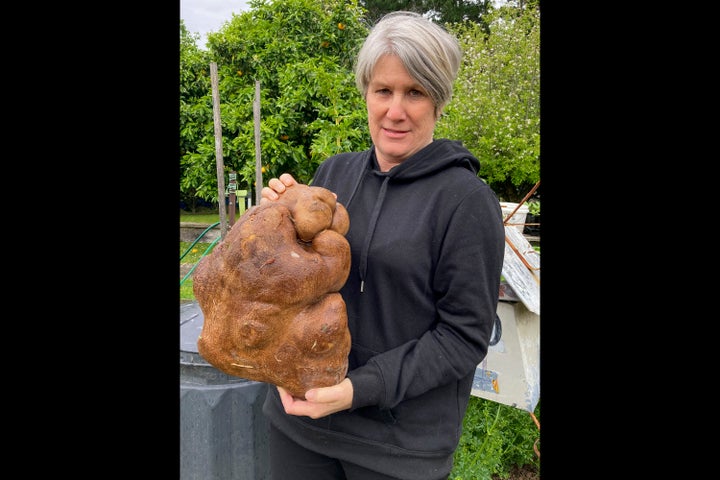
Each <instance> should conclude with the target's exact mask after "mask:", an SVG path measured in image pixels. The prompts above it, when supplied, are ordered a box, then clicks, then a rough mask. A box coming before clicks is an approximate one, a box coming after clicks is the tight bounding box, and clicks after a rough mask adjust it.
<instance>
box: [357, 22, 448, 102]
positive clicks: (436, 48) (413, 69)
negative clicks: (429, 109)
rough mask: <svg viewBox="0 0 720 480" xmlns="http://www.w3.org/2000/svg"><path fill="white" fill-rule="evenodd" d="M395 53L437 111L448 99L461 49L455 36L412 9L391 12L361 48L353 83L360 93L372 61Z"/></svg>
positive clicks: (366, 80) (370, 72) (365, 86)
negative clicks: (411, 10)
mask: <svg viewBox="0 0 720 480" xmlns="http://www.w3.org/2000/svg"><path fill="white" fill-rule="evenodd" d="M388 54H390V55H396V56H397V57H398V58H399V59H400V61H401V62H402V63H403V65H404V66H405V68H406V69H407V71H408V73H409V74H410V76H411V77H413V78H414V79H415V80H416V81H417V82H418V83H419V84H420V85H422V87H423V88H424V89H425V90H427V92H428V94H429V95H430V98H432V101H433V103H434V104H435V112H436V113H438V112H439V111H440V110H442V109H443V108H444V107H445V105H447V104H448V102H450V99H451V98H452V92H453V83H454V82H455V78H456V76H457V72H458V68H460V60H461V59H462V51H461V50H460V46H459V44H458V41H457V38H455V36H453V35H451V34H450V33H448V32H447V31H446V30H445V29H443V28H442V27H441V26H440V25H438V24H436V23H433V22H432V21H431V20H428V19H426V18H425V17H423V16H422V15H420V14H417V13H414V12H406V11H398V12H391V13H388V14H387V15H385V16H384V17H382V18H381V19H380V21H379V22H378V23H377V24H376V25H375V26H374V27H373V28H372V30H371V31H370V34H369V35H368V36H367V38H366V39H365V42H364V43H363V45H362V48H361V49H360V52H359V53H358V56H357V61H356V63H355V84H356V85H357V88H358V89H359V90H360V93H362V95H363V97H365V96H366V94H367V88H368V84H369V83H370V79H371V76H372V71H373V69H374V68H375V64H376V63H377V62H378V60H379V59H380V58H381V57H382V56H383V55H388Z"/></svg>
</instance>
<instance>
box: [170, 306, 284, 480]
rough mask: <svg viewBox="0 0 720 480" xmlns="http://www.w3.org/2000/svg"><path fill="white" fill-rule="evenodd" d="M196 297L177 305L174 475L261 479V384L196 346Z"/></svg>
mask: <svg viewBox="0 0 720 480" xmlns="http://www.w3.org/2000/svg"><path fill="white" fill-rule="evenodd" d="M203 320H204V317H203V314H202V310H201V309H200V306H199V305H198V304H197V302H192V303H186V304H182V305H180V480H265V479H267V478H269V477H270V472H269V467H268V462H267V437H268V423H267V420H266V419H265V417H264V416H263V414H262V404H263V401H264V400H265V393H266V391H267V384H266V383H262V382H255V381H252V380H247V379H244V378H240V377H234V376H231V375H227V374H225V373H223V372H221V371H220V370H218V369H216V368H215V367H213V366H212V365H210V364H209V363H208V362H207V361H205V359H203V358H202V357H201V356H200V354H199V353H198V351H197V339H198V336H199V335H200V331H201V330H202V325H203Z"/></svg>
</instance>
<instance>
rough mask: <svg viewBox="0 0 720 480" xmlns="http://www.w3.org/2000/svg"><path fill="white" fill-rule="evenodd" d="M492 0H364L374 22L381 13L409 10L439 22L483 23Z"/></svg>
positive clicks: (369, 15) (368, 14)
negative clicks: (428, 15)
mask: <svg viewBox="0 0 720 480" xmlns="http://www.w3.org/2000/svg"><path fill="white" fill-rule="evenodd" d="M493 1H494V0H365V1H363V2H360V3H362V4H363V5H364V6H365V8H366V9H367V17H368V19H369V20H370V22H371V23H373V24H374V23H375V22H376V21H377V20H379V19H380V17H382V16H383V15H385V14H386V13H389V12H393V11H395V10H410V11H412V12H418V13H422V14H430V16H431V17H432V19H433V20H434V21H436V22H439V23H453V22H462V21H465V20H467V21H471V22H477V23H480V24H481V25H485V23H484V20H483V18H484V16H485V15H486V14H487V13H488V12H490V11H491V10H492V8H493Z"/></svg>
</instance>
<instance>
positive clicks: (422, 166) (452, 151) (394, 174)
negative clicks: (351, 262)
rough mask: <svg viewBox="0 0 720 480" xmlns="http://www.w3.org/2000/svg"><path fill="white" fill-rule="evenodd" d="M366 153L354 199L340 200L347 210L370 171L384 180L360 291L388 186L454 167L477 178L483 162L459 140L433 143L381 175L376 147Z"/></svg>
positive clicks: (371, 225)
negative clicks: (468, 171)
mask: <svg viewBox="0 0 720 480" xmlns="http://www.w3.org/2000/svg"><path fill="white" fill-rule="evenodd" d="M367 153H368V155H367V157H366V162H367V163H366V167H365V169H363V170H362V171H361V172H360V174H359V175H358V176H357V178H356V182H355V185H354V188H353V189H352V194H351V196H350V197H349V198H348V199H347V202H346V203H345V202H342V201H341V203H343V204H344V205H345V206H346V207H349V206H350V203H351V202H352V200H353V197H354V196H355V193H356V192H357V191H358V189H359V188H360V185H361V184H362V182H363V179H364V178H365V175H366V174H368V173H370V172H371V174H372V175H375V176H377V177H381V178H382V179H383V180H382V185H381V187H380V191H379V192H378V194H377V201H376V202H375V206H374V208H373V210H372V215H371V216H370V223H369V225H368V230H367V233H366V235H365V239H364V240H363V247H362V250H361V253H360V262H359V274H360V292H363V291H364V286H365V276H366V273H367V258H368V252H369V249H370V243H371V241H372V238H373V234H374V232H375V226H376V224H377V219H378V216H379V215H380V212H381V210H382V207H383V202H384V201H385V195H386V193H387V187H388V184H389V183H390V182H397V183H403V182H409V181H415V180H417V179H419V178H422V177H426V176H432V175H435V174H436V173H438V172H439V171H441V170H446V169H448V168H453V167H459V168H465V169H467V170H470V171H471V172H472V173H473V174H475V175H477V173H478V172H479V171H480V162H479V161H478V159H477V158H476V157H475V156H474V155H473V154H472V153H470V151H469V150H468V149H467V148H465V147H464V146H463V145H462V143H461V142H459V141H457V140H448V139H439V140H434V141H433V142H432V143H430V144H429V145H427V146H426V147H425V148H423V149H421V150H420V151H418V152H417V153H415V154H414V155H412V156H411V157H410V158H408V159H407V160H405V161H404V162H402V163H401V164H399V165H397V166H395V167H393V168H392V169H390V171H388V172H381V171H380V170H379V166H378V163H377V158H376V156H375V147H374V146H373V147H372V148H371V149H370V150H368V151H367Z"/></svg>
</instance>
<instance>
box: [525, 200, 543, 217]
mask: <svg viewBox="0 0 720 480" xmlns="http://www.w3.org/2000/svg"><path fill="white" fill-rule="evenodd" d="M527 207H528V213H529V214H531V215H540V200H528V201H527Z"/></svg>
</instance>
